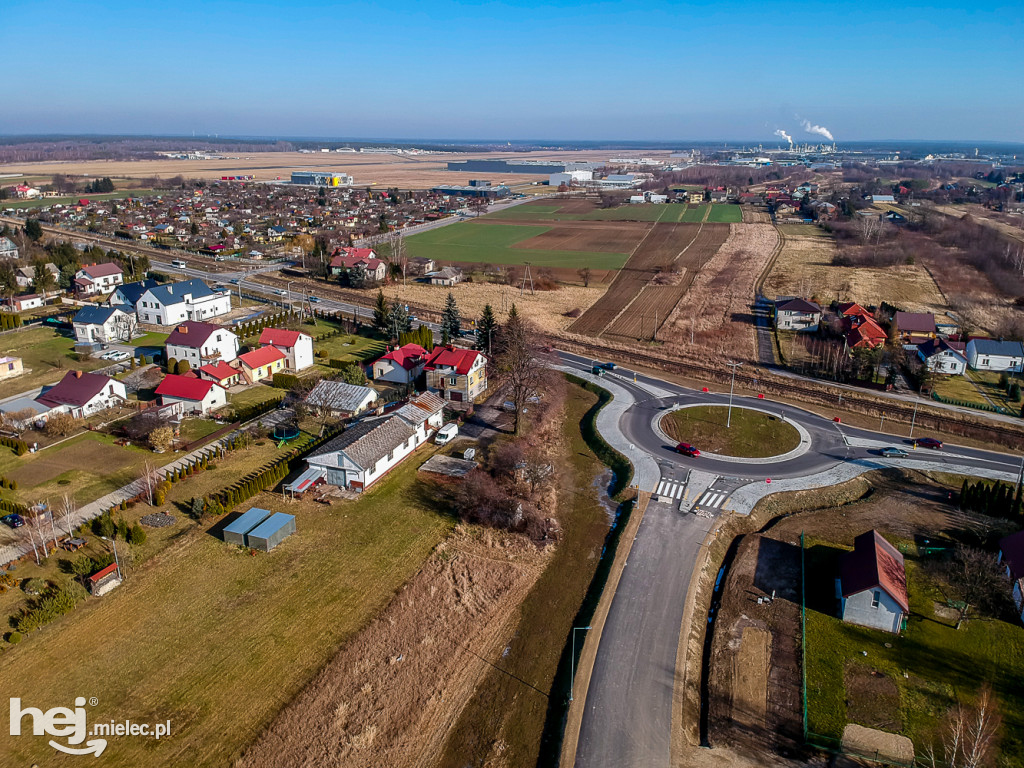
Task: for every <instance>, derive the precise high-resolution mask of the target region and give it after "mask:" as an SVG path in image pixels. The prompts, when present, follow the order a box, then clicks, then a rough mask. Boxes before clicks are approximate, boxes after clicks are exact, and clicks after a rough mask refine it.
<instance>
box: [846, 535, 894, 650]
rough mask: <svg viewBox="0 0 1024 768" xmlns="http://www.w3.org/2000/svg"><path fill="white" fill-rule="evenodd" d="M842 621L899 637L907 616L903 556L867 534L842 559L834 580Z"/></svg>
mask: <svg viewBox="0 0 1024 768" xmlns="http://www.w3.org/2000/svg"><path fill="white" fill-rule="evenodd" d="M836 586H837V592H838V593H839V598H840V606H841V608H840V614H839V615H840V616H841V617H842V619H843V621H846V622H849V623H851V624H859V625H861V626H863V627H871V628H873V629H884V630H885V631H886V632H895V633H897V634H899V631H900V628H901V626H902V624H903V618H904V616H907V615H908V614H909V613H910V600H909V597H908V596H907V573H906V570H905V569H904V566H903V555H901V554H900V552H899V550H897V549H896V547H894V546H893V545H892V544H890V543H889V542H888V541H886V540H885V539H884V538H882V535H881V534H880V533H878V531H867V532H866V533H862V534H861V535H860V536H858V537H857V538H856V539H854V540H853V551H852V552H846V553H844V554H843V555H842V559H841V562H840V578H839V579H837V585H836Z"/></svg>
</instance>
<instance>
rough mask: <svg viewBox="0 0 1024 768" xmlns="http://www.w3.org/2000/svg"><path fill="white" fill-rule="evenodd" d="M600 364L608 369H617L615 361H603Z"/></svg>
mask: <svg viewBox="0 0 1024 768" xmlns="http://www.w3.org/2000/svg"><path fill="white" fill-rule="evenodd" d="M600 365H601V367H602V368H604V369H605V370H606V371H614V370H615V363H601V364H600Z"/></svg>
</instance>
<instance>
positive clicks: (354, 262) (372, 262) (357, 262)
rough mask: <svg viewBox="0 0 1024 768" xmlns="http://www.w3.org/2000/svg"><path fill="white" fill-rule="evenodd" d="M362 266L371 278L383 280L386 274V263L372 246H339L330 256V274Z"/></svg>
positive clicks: (337, 273) (338, 273)
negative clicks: (378, 256)
mask: <svg viewBox="0 0 1024 768" xmlns="http://www.w3.org/2000/svg"><path fill="white" fill-rule="evenodd" d="M356 267H362V268H363V269H365V270H366V274H367V276H368V277H369V278H370V279H371V280H376V281H377V282H383V281H384V279H385V278H386V277H387V276H388V265H387V264H386V263H385V262H383V261H381V260H380V259H378V258H377V254H376V253H375V252H374V250H373V249H372V248H340V249H338V250H337V251H335V252H334V254H333V256H332V258H331V264H330V268H331V274H332V275H340V274H341V273H342V272H347V271H348V270H350V269H355V268H356Z"/></svg>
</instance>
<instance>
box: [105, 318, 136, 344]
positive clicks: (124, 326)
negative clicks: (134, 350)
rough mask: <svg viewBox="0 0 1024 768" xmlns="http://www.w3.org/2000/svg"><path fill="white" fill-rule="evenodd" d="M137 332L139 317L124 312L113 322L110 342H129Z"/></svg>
mask: <svg viewBox="0 0 1024 768" xmlns="http://www.w3.org/2000/svg"><path fill="white" fill-rule="evenodd" d="M138 330H139V316H138V315H137V314H136V313H134V312H131V313H128V312H125V313H123V314H122V315H120V316H119V317H118V318H117V319H116V320H115V321H114V333H113V338H112V339H111V341H131V340H132V338H133V337H134V336H135V334H136V332H137V331H138Z"/></svg>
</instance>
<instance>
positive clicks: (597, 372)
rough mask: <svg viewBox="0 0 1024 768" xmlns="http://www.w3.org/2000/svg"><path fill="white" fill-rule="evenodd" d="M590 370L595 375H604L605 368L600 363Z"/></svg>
mask: <svg viewBox="0 0 1024 768" xmlns="http://www.w3.org/2000/svg"><path fill="white" fill-rule="evenodd" d="M590 372H591V373H592V374H594V375H595V376H604V368H602V367H601V366H600V365H595V366H594V367H593V368H591V369H590Z"/></svg>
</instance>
